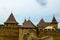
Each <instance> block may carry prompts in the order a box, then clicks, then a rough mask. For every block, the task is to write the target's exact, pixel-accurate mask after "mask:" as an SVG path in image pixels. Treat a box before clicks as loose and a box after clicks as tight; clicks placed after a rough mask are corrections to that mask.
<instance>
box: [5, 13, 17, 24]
mask: <svg viewBox="0 0 60 40" xmlns="http://www.w3.org/2000/svg"><path fill="white" fill-rule="evenodd" d="M5 23H18V22H17V21H16V20H15V17H14V16H13V14H12V13H11V14H10V16H9V17H8V19H7V21H6V22H5Z"/></svg>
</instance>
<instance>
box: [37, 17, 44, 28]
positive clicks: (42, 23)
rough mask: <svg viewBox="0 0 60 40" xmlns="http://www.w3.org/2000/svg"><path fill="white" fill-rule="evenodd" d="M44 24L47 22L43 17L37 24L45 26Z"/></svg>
mask: <svg viewBox="0 0 60 40" xmlns="http://www.w3.org/2000/svg"><path fill="white" fill-rule="evenodd" d="M44 24H45V21H44V19H43V18H42V19H41V20H40V22H39V23H38V24H37V26H39V27H45V26H44Z"/></svg>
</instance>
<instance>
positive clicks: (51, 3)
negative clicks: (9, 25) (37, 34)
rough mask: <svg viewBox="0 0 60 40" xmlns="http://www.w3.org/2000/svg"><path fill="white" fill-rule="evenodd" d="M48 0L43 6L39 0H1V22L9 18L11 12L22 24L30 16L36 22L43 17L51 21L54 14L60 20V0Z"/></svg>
mask: <svg viewBox="0 0 60 40" xmlns="http://www.w3.org/2000/svg"><path fill="white" fill-rule="evenodd" d="M46 1H47V3H46V5H44V6H43V5H41V4H40V3H39V2H38V1H37V0H0V24H1V23H4V22H5V21H6V20H7V18H8V17H9V15H10V14H11V12H12V13H13V14H14V16H15V18H16V20H17V21H18V22H19V23H20V24H22V23H23V21H24V19H25V18H26V19H29V17H30V20H31V21H32V22H33V23H34V24H37V23H38V22H39V21H40V19H41V18H43V19H44V20H45V21H51V20H52V17H53V16H55V17H56V19H57V21H58V22H60V0H46Z"/></svg>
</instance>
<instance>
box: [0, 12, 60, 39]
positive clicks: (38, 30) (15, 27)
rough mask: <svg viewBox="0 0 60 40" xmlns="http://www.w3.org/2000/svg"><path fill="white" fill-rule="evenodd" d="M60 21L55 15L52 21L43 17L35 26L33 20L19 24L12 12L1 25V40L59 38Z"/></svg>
mask: <svg viewBox="0 0 60 40" xmlns="http://www.w3.org/2000/svg"><path fill="white" fill-rule="evenodd" d="M59 39H60V32H59V30H58V22H57V20H56V19H55V17H54V16H53V19H52V21H51V22H45V21H44V20H43V19H41V20H40V22H39V23H38V24H37V26H35V25H34V24H33V23H32V22H31V20H29V19H28V20H26V19H25V20H24V22H23V25H19V23H18V22H17V21H16V19H15V17H14V15H13V14H12V13H11V14H10V16H9V17H8V19H7V21H6V22H4V24H1V25H0V40H59Z"/></svg>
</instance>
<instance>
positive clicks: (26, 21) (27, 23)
mask: <svg viewBox="0 0 60 40" xmlns="http://www.w3.org/2000/svg"><path fill="white" fill-rule="evenodd" d="M23 27H35V25H34V24H33V23H32V22H31V21H30V20H26V19H25V20H24V23H23Z"/></svg>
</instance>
